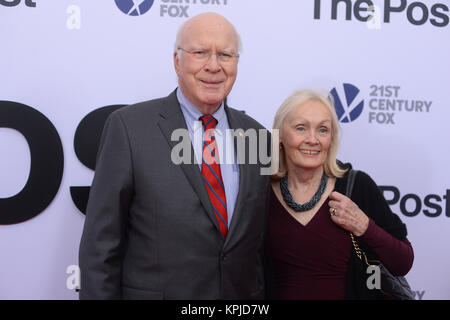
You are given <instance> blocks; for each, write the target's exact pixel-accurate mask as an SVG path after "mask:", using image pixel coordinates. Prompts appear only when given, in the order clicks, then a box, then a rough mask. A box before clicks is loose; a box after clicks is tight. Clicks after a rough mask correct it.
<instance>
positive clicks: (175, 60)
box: [173, 50, 180, 75]
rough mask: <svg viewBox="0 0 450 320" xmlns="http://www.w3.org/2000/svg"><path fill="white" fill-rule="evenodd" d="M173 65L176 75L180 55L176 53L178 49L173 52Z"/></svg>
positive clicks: (178, 68)
mask: <svg viewBox="0 0 450 320" xmlns="http://www.w3.org/2000/svg"><path fill="white" fill-rule="evenodd" d="M173 66H174V67H175V72H176V73H177V75H178V71H179V70H180V56H179V55H178V50H175V51H174V52H173Z"/></svg>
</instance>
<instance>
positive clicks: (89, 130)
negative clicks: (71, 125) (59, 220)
mask: <svg viewBox="0 0 450 320" xmlns="http://www.w3.org/2000/svg"><path fill="white" fill-rule="evenodd" d="M124 106H125V105H123V104H120V105H112V106H106V107H102V108H98V109H96V110H94V111H92V112H90V113H89V114H88V115H87V116H85V117H84V118H83V120H81V122H80V124H79V125H78V127H77V130H76V132H75V138H74V149H75V154H76V155H77V158H78V160H80V162H81V163H82V164H84V165H85V166H86V167H88V168H89V169H92V170H95V162H96V158H97V151H98V148H99V146H100V138H101V136H102V132H103V127H104V126H105V122H106V119H107V118H108V116H109V115H110V114H111V113H112V112H114V111H116V110H117V109H120V108H122V107H124ZM90 189H91V187H70V194H71V196H72V200H73V203H74V204H75V205H76V207H77V208H78V210H80V211H81V212H82V213H84V214H86V207H87V202H88V199H89V190H90Z"/></svg>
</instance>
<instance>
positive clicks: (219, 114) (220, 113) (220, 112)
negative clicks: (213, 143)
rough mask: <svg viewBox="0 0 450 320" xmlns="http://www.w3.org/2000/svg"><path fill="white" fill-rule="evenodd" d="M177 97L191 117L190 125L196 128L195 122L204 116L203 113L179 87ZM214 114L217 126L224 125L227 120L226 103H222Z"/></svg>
mask: <svg viewBox="0 0 450 320" xmlns="http://www.w3.org/2000/svg"><path fill="white" fill-rule="evenodd" d="M177 98H178V102H180V106H181V108H182V109H183V111H185V114H187V116H188V117H189V118H190V121H188V122H189V125H190V126H191V127H192V128H194V122H195V121H199V119H200V117H201V116H203V113H201V112H200V110H199V109H198V108H197V107H196V106H195V105H194V104H193V103H192V102H191V101H189V99H188V98H186V97H185V96H184V94H183V93H182V92H181V89H180V88H177ZM212 116H213V117H214V118H215V119H216V120H217V126H220V127H222V126H224V125H225V121H226V113H225V107H224V103H223V101H222V103H221V104H220V107H219V109H217V111H216V112H214V113H213V114H212Z"/></svg>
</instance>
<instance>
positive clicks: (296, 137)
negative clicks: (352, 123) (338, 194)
mask: <svg viewBox="0 0 450 320" xmlns="http://www.w3.org/2000/svg"><path fill="white" fill-rule="evenodd" d="M331 138H332V120H331V114H330V111H329V110H328V108H327V107H326V106H325V105H324V104H323V103H322V102H321V101H319V100H308V101H306V102H304V103H303V104H301V105H299V106H297V107H295V108H294V109H292V110H291V111H290V112H289V113H288V115H287V116H286V118H285V119H284V121H283V124H282V127H281V132H280V142H281V143H282V145H283V150H284V154H285V158H286V164H287V168H288V170H289V168H293V167H298V168H301V169H316V168H319V167H321V166H323V165H324V164H325V161H326V159H327V154H328V149H329V147H330V143H331Z"/></svg>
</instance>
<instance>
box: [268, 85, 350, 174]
mask: <svg viewBox="0 0 450 320" xmlns="http://www.w3.org/2000/svg"><path fill="white" fill-rule="evenodd" d="M310 100H315V101H320V102H322V103H323V104H324V105H325V106H326V107H327V109H328V110H329V111H330V114H331V142H330V147H329V148H328V153H327V159H326V161H325V164H324V170H325V173H326V174H327V175H328V176H329V177H333V178H340V177H342V176H343V175H344V173H345V172H346V171H347V170H346V169H341V168H340V167H339V166H338V164H337V163H336V154H337V150H338V145H339V135H340V126H339V120H338V118H337V115H336V111H335V109H334V100H333V96H332V95H331V94H322V93H319V92H318V91H314V90H309V89H306V90H297V91H295V92H294V93H293V94H292V95H290V96H289V97H288V98H287V99H286V100H285V101H284V102H283V104H282V105H281V106H280V108H279V109H278V111H277V113H276V114H275V120H274V123H273V129H277V130H279V132H280V134H281V128H282V126H283V122H284V120H285V119H286V117H287V115H288V114H289V113H290V112H291V111H292V110H293V109H294V108H296V107H298V106H300V105H302V104H303V103H305V102H306V101H310ZM277 140H278V141H273V143H274V147H275V148H278V149H279V150H280V153H279V169H278V172H276V173H275V174H273V175H272V178H273V179H275V180H279V179H281V178H283V177H284V176H285V175H286V173H287V165H286V157H285V155H284V149H280V146H281V145H280V140H279V139H277Z"/></svg>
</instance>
